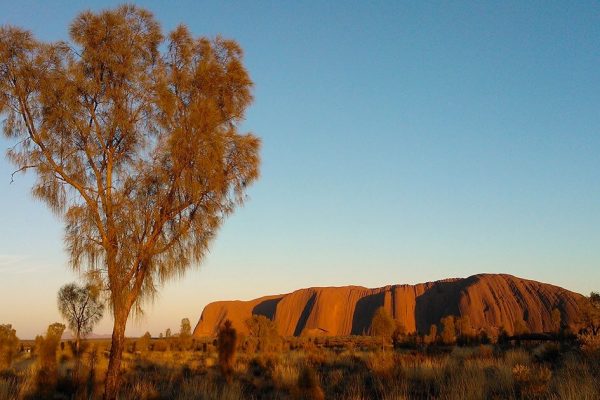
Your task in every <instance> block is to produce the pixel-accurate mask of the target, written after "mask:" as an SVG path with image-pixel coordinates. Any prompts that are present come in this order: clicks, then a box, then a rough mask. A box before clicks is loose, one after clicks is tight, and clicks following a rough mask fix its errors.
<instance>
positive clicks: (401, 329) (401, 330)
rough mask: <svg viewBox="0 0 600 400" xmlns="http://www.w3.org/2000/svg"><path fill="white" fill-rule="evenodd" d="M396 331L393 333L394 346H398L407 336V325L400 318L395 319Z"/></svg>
mask: <svg viewBox="0 0 600 400" xmlns="http://www.w3.org/2000/svg"><path fill="white" fill-rule="evenodd" d="M394 325H395V328H394V333H392V343H393V345H394V347H396V346H398V345H399V344H400V342H401V341H402V340H404V338H405V337H406V326H405V325H404V324H403V323H402V322H401V321H399V320H394Z"/></svg>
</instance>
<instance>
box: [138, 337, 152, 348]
mask: <svg viewBox="0 0 600 400" xmlns="http://www.w3.org/2000/svg"><path fill="white" fill-rule="evenodd" d="M151 340H152V335H151V334H150V332H146V333H144V335H143V336H142V337H141V338H140V351H148V350H150V341H151Z"/></svg>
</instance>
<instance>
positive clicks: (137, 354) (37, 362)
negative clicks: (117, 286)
mask: <svg viewBox="0 0 600 400" xmlns="http://www.w3.org/2000/svg"><path fill="white" fill-rule="evenodd" d="M599 298H600V296H599V295H598V294H596V293H592V295H591V296H590V297H588V298H584V301H582V303H581V305H580V309H581V310H582V312H581V321H580V326H581V328H580V329H579V330H578V331H577V332H575V331H573V330H572V329H570V328H569V327H567V326H565V325H564V324H562V323H561V320H560V317H559V314H556V313H555V315H557V316H556V325H555V328H554V329H553V331H552V332H528V331H527V329H526V328H523V329H522V330H521V331H519V332H515V334H514V335H509V334H508V333H507V332H506V331H505V330H500V334H499V335H497V336H491V335H488V334H487V333H486V332H485V331H480V332H477V331H476V330H475V329H473V328H472V327H471V324H470V321H469V319H468V317H460V316H452V315H448V316H445V317H444V318H442V320H441V321H440V322H439V323H438V324H433V325H432V326H431V328H430V329H429V331H428V332H425V333H417V332H414V333H407V332H406V329H405V327H404V326H403V325H402V324H401V323H400V322H399V321H398V320H395V319H394V318H392V317H391V316H390V315H389V313H388V312H387V311H386V310H385V308H383V307H380V308H378V309H377V310H376V311H375V313H374V315H373V318H372V321H371V324H370V329H369V332H368V335H362V336H343V337H342V336H290V337H282V336H280V335H279V333H278V329H277V326H276V324H275V323H274V321H272V320H270V319H268V318H266V317H265V316H262V315H254V316H252V317H251V318H249V319H247V320H246V321H245V322H244V324H245V326H244V329H243V331H244V332H247V333H245V334H242V333H238V331H237V330H236V328H235V327H234V326H233V325H232V323H231V322H230V321H229V320H226V321H224V323H223V324H222V325H221V327H220V329H219V331H218V334H217V335H216V336H214V337H194V336H193V335H192V332H191V325H190V321H189V319H187V318H184V319H183V320H182V322H181V327H180V329H179V332H176V333H172V332H171V330H170V329H167V330H166V331H165V332H164V333H162V332H161V333H160V334H159V335H158V336H156V335H155V336H154V337H153V336H152V335H150V333H149V332H147V333H146V334H144V335H143V336H142V337H140V338H128V339H127V341H126V346H125V353H124V358H123V367H122V370H121V374H122V376H121V378H122V385H121V387H120V390H119V393H118V397H119V398H121V399H401V398H407V399H409V398H422V399H463V398H466V399H489V398H497V399H529V398H531V399H539V398H555V399H595V398H598V396H600V335H599V334H598V332H599V329H600V301H599ZM64 330H65V325H63V324H60V323H54V324H52V325H50V326H49V327H48V331H47V333H46V335H44V336H38V337H37V338H36V339H35V340H33V341H31V340H29V341H20V340H19V339H18V338H17V336H16V332H15V331H14V330H13V329H11V326H10V325H2V326H1V328H0V331H1V334H0V351H1V354H0V356H1V360H2V363H3V364H2V368H1V372H0V399H43V398H48V399H57V398H59V399H60V398H64V399H93V398H100V397H102V396H103V387H104V376H105V371H106V368H107V367H108V359H109V355H110V346H111V341H110V340H104V339H91V340H82V341H81V344H80V345H79V346H78V344H77V342H76V341H75V340H68V341H64V340H61V339H60V338H61V336H62V334H63V332H64Z"/></svg>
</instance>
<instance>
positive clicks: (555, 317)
mask: <svg viewBox="0 0 600 400" xmlns="http://www.w3.org/2000/svg"><path fill="white" fill-rule="evenodd" d="M551 317H552V332H554V333H560V328H561V325H562V317H561V314H560V310H559V309H558V308H553V309H552V314H551Z"/></svg>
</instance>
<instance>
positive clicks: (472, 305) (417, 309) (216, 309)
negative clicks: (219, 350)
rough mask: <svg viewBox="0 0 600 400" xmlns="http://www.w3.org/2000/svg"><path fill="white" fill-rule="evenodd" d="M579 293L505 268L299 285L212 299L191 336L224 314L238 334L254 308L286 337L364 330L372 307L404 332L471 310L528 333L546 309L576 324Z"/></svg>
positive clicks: (474, 320) (493, 324) (487, 323)
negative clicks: (431, 277)
mask: <svg viewBox="0 0 600 400" xmlns="http://www.w3.org/2000/svg"><path fill="white" fill-rule="evenodd" d="M580 297H581V295H580V294H577V293H574V292H571V291H568V290H566V289H563V288H560V287H558V286H553V285H549V284H546V283H541V282H536V281H532V280H527V279H521V278H518V277H515V276H512V275H506V274H480V275H473V276H471V277H468V278H464V279H447V280H442V281H436V282H427V283H421V284H417V285H393V286H386V287H382V288H376V289H367V288H364V287H360V286H344V287H321V288H308V289H300V290H297V291H295V292H293V293H289V294H283V295H275V296H267V297H261V298H259V299H255V300H250V301H218V302H214V303H211V304H209V305H207V306H206V307H205V308H204V311H203V312H202V315H201V317H200V321H199V322H198V324H197V325H196V328H195V329H194V335H195V336H207V335H208V336H212V335H214V334H216V332H217V330H218V328H219V326H220V325H221V324H222V323H223V322H224V321H225V320H226V319H230V320H231V321H232V322H233V325H234V327H236V329H238V330H239V331H240V332H246V326H245V324H244V321H245V320H246V319H248V318H249V317H250V316H252V315H253V314H256V315H265V316H266V317H268V318H270V319H272V320H274V321H275V323H276V324H277V327H278V330H279V333H280V334H282V335H284V336H291V335H295V336H299V335H302V334H310V335H314V334H323V335H332V336H333V335H359V334H363V333H365V332H368V330H369V328H370V324H371V319H372V317H373V314H374V312H375V310H376V309H377V308H378V307H381V306H383V307H385V308H386V309H387V310H388V312H389V313H390V315H392V316H393V317H394V318H395V319H397V320H399V321H400V322H401V323H403V324H404V326H405V327H406V329H407V331H408V332H415V331H418V332H427V331H428V330H429V326H430V325H431V324H437V323H439V321H440V319H441V318H442V317H444V316H446V315H455V316H469V318H470V321H471V324H472V326H473V328H475V329H476V330H478V331H479V330H487V331H488V332H497V331H498V330H499V329H500V328H502V327H504V328H505V329H506V330H507V331H508V333H509V334H510V333H513V331H514V326H515V323H516V322H517V321H519V320H523V321H524V322H525V324H526V325H527V326H528V328H529V330H530V331H531V332H548V331H551V330H552V318H551V313H552V310H553V309H554V308H558V309H559V310H560V312H561V316H562V321H563V323H565V324H567V325H569V326H574V325H575V320H576V313H577V300H578V299H579V298H580Z"/></svg>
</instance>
